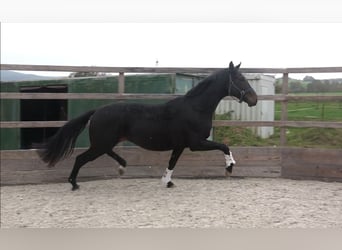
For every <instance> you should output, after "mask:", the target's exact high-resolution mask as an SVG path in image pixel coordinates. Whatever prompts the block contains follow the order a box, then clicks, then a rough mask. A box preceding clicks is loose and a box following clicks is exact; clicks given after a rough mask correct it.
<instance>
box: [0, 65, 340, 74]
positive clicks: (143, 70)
mask: <svg viewBox="0 0 342 250" xmlns="http://www.w3.org/2000/svg"><path fill="white" fill-rule="evenodd" d="M0 67H1V69H2V70H22V71H60V72H106V73H120V72H125V73H211V72H213V71H215V70H218V69H220V68H181V67H101V66H100V67H97V66H61V65H25V64H1V65H0ZM241 72H242V73H272V74H284V73H340V72H342V67H311V68H241Z"/></svg>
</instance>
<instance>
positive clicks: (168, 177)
mask: <svg viewBox="0 0 342 250" xmlns="http://www.w3.org/2000/svg"><path fill="white" fill-rule="evenodd" d="M172 173H173V170H169V169H166V170H165V172H164V174H163V176H162V179H161V180H162V183H163V184H167V183H168V182H170V181H171V176H172Z"/></svg>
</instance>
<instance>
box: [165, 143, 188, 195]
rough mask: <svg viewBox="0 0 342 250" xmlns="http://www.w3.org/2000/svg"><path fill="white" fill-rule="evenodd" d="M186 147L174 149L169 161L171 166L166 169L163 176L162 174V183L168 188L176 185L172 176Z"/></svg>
mask: <svg viewBox="0 0 342 250" xmlns="http://www.w3.org/2000/svg"><path fill="white" fill-rule="evenodd" d="M183 150H184V148H179V149H174V150H173V151H172V154H171V158H170V161H169V166H168V168H167V169H166V170H165V172H164V174H163V176H162V183H163V184H164V185H166V187H167V188H171V187H174V183H173V182H172V181H171V176H172V173H173V169H174V167H175V166H176V163H177V161H178V159H179V157H180V156H181V154H182V153H183Z"/></svg>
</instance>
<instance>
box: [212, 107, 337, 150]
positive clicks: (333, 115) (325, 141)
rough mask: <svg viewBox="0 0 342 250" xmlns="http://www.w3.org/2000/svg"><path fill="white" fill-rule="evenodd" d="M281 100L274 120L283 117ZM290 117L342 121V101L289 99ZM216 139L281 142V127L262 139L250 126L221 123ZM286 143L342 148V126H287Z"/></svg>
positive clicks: (245, 142) (257, 143)
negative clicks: (225, 125) (294, 100)
mask: <svg viewBox="0 0 342 250" xmlns="http://www.w3.org/2000/svg"><path fill="white" fill-rule="evenodd" d="M280 115H281V103H280V102H276V104H275V120H280ZM215 119H218V120H229V116H228V115H220V116H216V118H215ZM288 120H289V121H342V102H341V101H339V102H337V101H336V102H312V101H311V102H310V101H306V102H289V103H288ZM214 138H215V140H216V141H220V142H223V143H228V144H229V145H231V146H279V141H280V140H279V138H280V129H279V128H275V132H274V135H272V136H271V137H270V138H267V139H262V138H259V137H257V136H255V135H254V134H253V133H252V132H251V131H250V130H249V129H247V128H241V127H220V128H215V129H214ZM287 145H288V146H298V147H321V148H342V129H330V128H288V129H287Z"/></svg>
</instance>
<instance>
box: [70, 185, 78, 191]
mask: <svg viewBox="0 0 342 250" xmlns="http://www.w3.org/2000/svg"><path fill="white" fill-rule="evenodd" d="M77 189H80V186H79V185H77V184H75V185H72V189H71V191H76V190H77Z"/></svg>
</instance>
